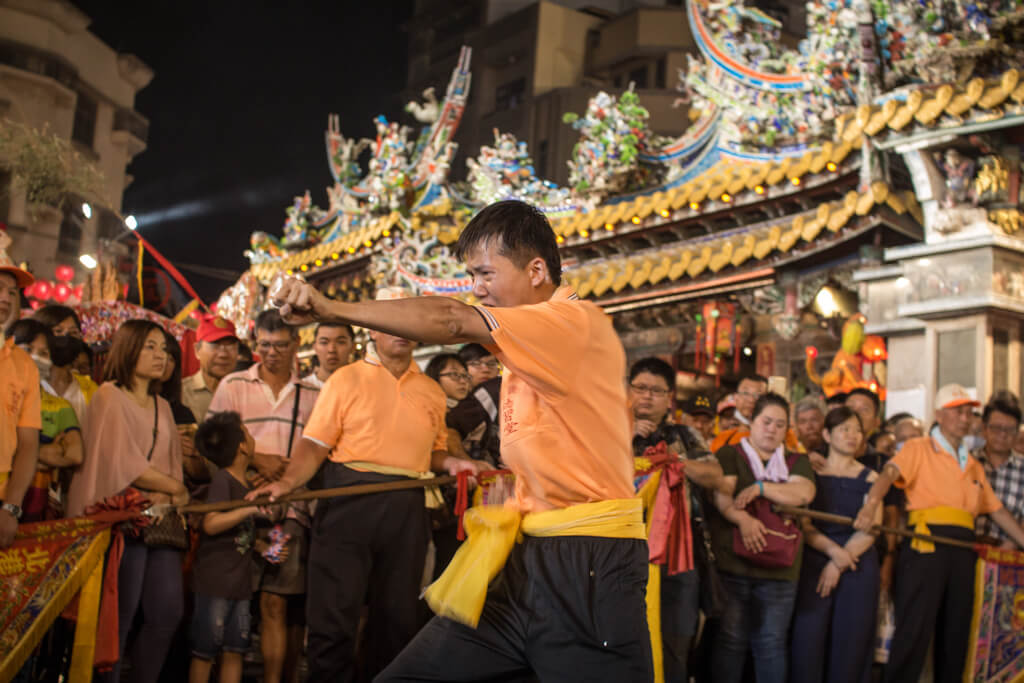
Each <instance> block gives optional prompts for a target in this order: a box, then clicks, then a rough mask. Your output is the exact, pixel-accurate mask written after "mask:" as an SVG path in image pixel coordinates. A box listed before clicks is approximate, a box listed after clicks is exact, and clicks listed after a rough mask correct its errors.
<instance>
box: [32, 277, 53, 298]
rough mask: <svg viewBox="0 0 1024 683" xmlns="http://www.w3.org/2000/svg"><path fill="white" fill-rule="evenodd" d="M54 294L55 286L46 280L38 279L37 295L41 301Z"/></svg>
mask: <svg viewBox="0 0 1024 683" xmlns="http://www.w3.org/2000/svg"><path fill="white" fill-rule="evenodd" d="M51 294H53V286H52V285H51V284H50V283H49V282H47V281H46V280H36V288H35V297H36V298H37V299H39V300H40V301H46V300H47V299H49V298H50V295H51Z"/></svg>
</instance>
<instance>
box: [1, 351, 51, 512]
mask: <svg viewBox="0 0 1024 683" xmlns="http://www.w3.org/2000/svg"><path fill="white" fill-rule="evenodd" d="M0 403H2V404H3V420H0V480H2V481H0V498H3V497H4V494H6V493H7V477H8V475H9V474H10V472H11V466H12V465H13V464H14V454H15V453H16V452H17V450H18V428H19V427H24V428H27V429H42V427H43V414H42V411H41V410H40V407H39V371H38V370H37V369H36V365H35V363H33V362H32V358H31V357H30V356H29V355H28V354H27V353H25V352H24V351H22V350H21V349H19V348H18V347H16V346H15V345H14V339H13V338H8V339H7V341H6V342H5V343H4V345H3V346H0ZM38 441H39V438H38V436H37V437H36V439H35V441H34V443H38ZM16 502H20V501H16Z"/></svg>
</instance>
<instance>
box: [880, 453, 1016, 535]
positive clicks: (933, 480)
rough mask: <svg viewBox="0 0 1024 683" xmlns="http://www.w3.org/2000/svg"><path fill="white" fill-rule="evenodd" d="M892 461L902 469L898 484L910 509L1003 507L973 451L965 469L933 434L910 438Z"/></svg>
mask: <svg viewBox="0 0 1024 683" xmlns="http://www.w3.org/2000/svg"><path fill="white" fill-rule="evenodd" d="M889 464H890V465H894V466H895V467H896V468H897V469H899V471H900V478H899V479H897V480H896V481H895V484H896V486H898V487H899V488H901V489H904V490H905V491H906V495H907V510H924V509H926V508H934V507H952V508H957V509H959V510H965V511H966V512H969V513H971V514H972V515H974V516H975V517H977V516H978V515H985V514H989V513H990V512H995V511H996V510H998V509H999V508H1001V507H1003V504H1002V503H1000V502H999V499H998V498H996V494H995V492H994V491H993V490H992V486H991V485H989V483H988V479H987V478H986V477H985V469H984V468H983V467H982V465H981V463H980V462H978V461H977V460H976V459H975V458H974V456H973V455H969V456H967V466H966V467H965V468H964V469H962V470H961V469H960V463H958V462H957V459H956V458H955V457H954V456H953V455H951V454H950V453H947V452H946V451H945V450H943V449H942V448H941V447H940V446H939V444H938V442H936V441H935V440H934V439H932V438H931V437H930V436H922V437H919V438H916V439H910V440H909V441H907V442H906V443H905V444H903V448H901V449H900V451H899V453H897V454H896V455H894V456H893V458H892V460H890V461H889Z"/></svg>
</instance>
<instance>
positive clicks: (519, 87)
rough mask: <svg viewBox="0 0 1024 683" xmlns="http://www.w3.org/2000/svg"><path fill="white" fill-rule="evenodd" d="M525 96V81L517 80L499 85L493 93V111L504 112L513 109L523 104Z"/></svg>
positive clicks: (523, 79)
mask: <svg viewBox="0 0 1024 683" xmlns="http://www.w3.org/2000/svg"><path fill="white" fill-rule="evenodd" d="M525 96H526V79H525V78H517V79H516V80H514V81H510V82H508V83H505V84H504V85H499V86H498V89H497V90H496V91H495V93H494V109H495V111H506V110H508V109H515V108H516V107H518V106H519V105H520V104H522V103H523V99H524V97H525Z"/></svg>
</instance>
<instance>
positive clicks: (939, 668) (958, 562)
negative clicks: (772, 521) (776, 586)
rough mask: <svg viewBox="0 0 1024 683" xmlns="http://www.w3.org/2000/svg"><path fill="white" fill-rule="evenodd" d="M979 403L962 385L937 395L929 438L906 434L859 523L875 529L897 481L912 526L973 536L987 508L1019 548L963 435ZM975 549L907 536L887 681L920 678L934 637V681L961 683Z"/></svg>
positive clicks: (1022, 538) (1014, 529) (1016, 532)
mask: <svg viewBox="0 0 1024 683" xmlns="http://www.w3.org/2000/svg"><path fill="white" fill-rule="evenodd" d="M978 405H979V403H978V402H977V401H975V400H974V399H973V398H971V397H970V395H968V393H967V392H966V391H965V390H964V388H963V387H961V386H960V385H958V384H947V385H946V386H944V387H942V388H941V389H939V391H938V393H937V394H936V395H935V406H936V409H935V421H936V423H937V424H936V425H935V427H933V428H932V431H931V433H930V434H929V435H928V436H922V437H920V438H916V439H910V440H908V441H907V442H906V443H905V444H904V446H903V448H902V449H900V451H899V453H897V454H896V455H895V456H894V457H893V458H892V459H891V460H890V461H889V462H888V463H887V464H886V465H885V468H884V469H883V471H882V474H881V476H879V477H878V479H877V480H876V481H875V483H874V485H872V487H871V490H870V491H869V492H868V495H867V499H866V500H865V502H864V507H863V508H861V510H860V513H859V514H858V515H857V520H856V522H855V523H854V526H855V527H856V528H857V529H861V530H867V529H869V528H870V527H871V525H872V523H873V520H874V514H875V510H876V509H877V507H878V505H879V504H880V502H881V501H882V499H883V498H884V497H885V494H886V493H887V492H888V490H889V487H890V486H891V485H893V484H895V485H896V486H898V487H900V488H902V489H904V491H905V493H906V499H907V511H908V512H909V517H910V524H911V526H912V527H913V529H914V531H916V532H918V533H924V534H934V535H936V536H945V537H949V538H954V539H957V540H961V541H965V542H968V543H973V542H974V540H975V539H974V518H975V517H977V516H978V515H982V514H988V515H989V517H990V519H992V521H994V522H995V523H996V524H998V525H999V526H1000V527H1002V529H1003V530H1004V531H1006V533H1007V534H1008V535H1009V536H1010V537H1011V538H1012V539H1013V540H1014V541H1015V542H1016V543H1017V544H1018V545H1020V546H1024V529H1021V527H1020V526H1019V525H1018V524H1017V522H1015V521H1014V519H1013V516H1012V515H1010V513H1009V512H1007V511H1006V509H1005V508H1004V507H1003V505H1002V503H1000V502H999V500H998V498H996V495H995V493H994V492H993V491H992V487H991V486H990V485H989V483H988V480H987V479H986V478H985V470H984V469H983V467H982V465H981V463H979V462H978V461H977V460H975V458H974V457H973V456H972V455H971V454H970V453H969V452H968V451H967V446H966V445H965V444H964V437H965V436H966V435H967V432H968V430H969V428H970V424H971V414H972V411H973V409H974V407H976V406H978ZM975 559H976V558H975V555H974V552H973V551H971V550H970V549H968V548H960V547H955V546H949V545H943V544H935V543H931V542H928V541H922V540H917V539H915V540H913V541H910V540H905V541H904V542H903V543H902V545H901V547H900V549H899V557H898V558H897V561H896V578H895V587H894V588H895V590H894V598H895V605H896V632H895V633H894V635H893V645H892V653H891V654H890V656H889V663H888V665H887V666H886V668H885V678H884V680H885V681H893V682H897V681H916V680H917V679H918V677H919V676H920V674H921V671H922V669H923V668H924V663H925V657H926V656H927V652H928V644H929V642H930V641H931V639H932V637H933V636H934V638H935V650H934V653H935V680H936V683H943V682H944V681H949V682H950V683H952V682H954V681H959V680H960V679H961V677H962V672H963V668H964V663H965V661H966V657H967V644H968V638H969V634H970V627H971V612H972V609H973V605H974V566H975Z"/></svg>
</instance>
